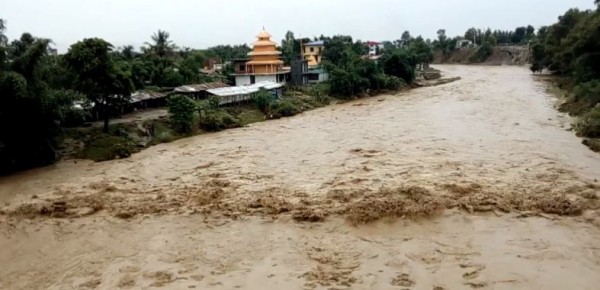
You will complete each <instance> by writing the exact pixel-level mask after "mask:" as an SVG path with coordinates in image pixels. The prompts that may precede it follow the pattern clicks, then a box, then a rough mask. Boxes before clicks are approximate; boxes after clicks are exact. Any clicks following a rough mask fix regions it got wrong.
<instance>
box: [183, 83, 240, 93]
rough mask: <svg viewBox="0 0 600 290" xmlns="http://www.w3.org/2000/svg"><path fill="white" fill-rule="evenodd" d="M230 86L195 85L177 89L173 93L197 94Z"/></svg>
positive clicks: (220, 84) (221, 84)
mask: <svg viewBox="0 0 600 290" xmlns="http://www.w3.org/2000/svg"><path fill="white" fill-rule="evenodd" d="M228 86H229V85H227V84H225V83H222V82H211V83H204V84H195V85H185V86H181V87H176V88H175V89H174V90H173V91H174V92H176V93H195V92H202V91H206V90H209V89H216V88H223V87H228Z"/></svg>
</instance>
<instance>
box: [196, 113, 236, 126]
mask: <svg viewBox="0 0 600 290" xmlns="http://www.w3.org/2000/svg"><path fill="white" fill-rule="evenodd" d="M200 126H201V127H202V128H203V129H204V130H208V131H221V130H225V129H228V128H235V127H240V126H241V124H240V121H239V120H238V119H236V118H235V117H233V116H231V115H230V114H229V113H227V112H226V111H223V110H214V111H207V112H206V114H205V115H204V116H203V117H201V118H200Z"/></svg>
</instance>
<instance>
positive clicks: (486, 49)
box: [469, 42, 494, 63]
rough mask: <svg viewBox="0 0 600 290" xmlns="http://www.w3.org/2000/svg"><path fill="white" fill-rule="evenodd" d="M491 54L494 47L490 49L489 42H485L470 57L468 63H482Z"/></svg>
mask: <svg viewBox="0 0 600 290" xmlns="http://www.w3.org/2000/svg"><path fill="white" fill-rule="evenodd" d="M492 52H494V47H492V45H491V44H490V43H489V42H485V43H484V44H483V45H481V46H480V47H479V48H478V49H477V51H476V52H475V54H474V55H472V56H471V57H470V59H469V61H471V62H477V63H479V62H484V61H486V60H487V59H488V58H489V57H490V55H492Z"/></svg>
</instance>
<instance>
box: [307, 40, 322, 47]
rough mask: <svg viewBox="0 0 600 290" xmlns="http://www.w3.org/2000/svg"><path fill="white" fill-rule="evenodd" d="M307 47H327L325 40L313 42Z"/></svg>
mask: <svg viewBox="0 0 600 290" xmlns="http://www.w3.org/2000/svg"><path fill="white" fill-rule="evenodd" d="M305 45H306V46H322V45H325V41H323V40H317V41H311V42H309V43H307V44H305Z"/></svg>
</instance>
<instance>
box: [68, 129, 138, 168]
mask: <svg viewBox="0 0 600 290" xmlns="http://www.w3.org/2000/svg"><path fill="white" fill-rule="evenodd" d="M138 151H139V149H138V148H137V146H136V145H135V144H134V143H133V141H132V140H130V139H128V138H126V137H123V136H115V135H111V134H106V133H101V134H99V135H97V136H94V137H93V138H92V139H91V140H89V141H87V142H86V144H85V148H84V149H83V150H82V151H80V152H79V153H77V155H76V156H77V158H82V159H91V160H94V161H97V162H98V161H107V160H113V159H117V158H127V157H129V156H131V154H133V153H135V152H138Z"/></svg>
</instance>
